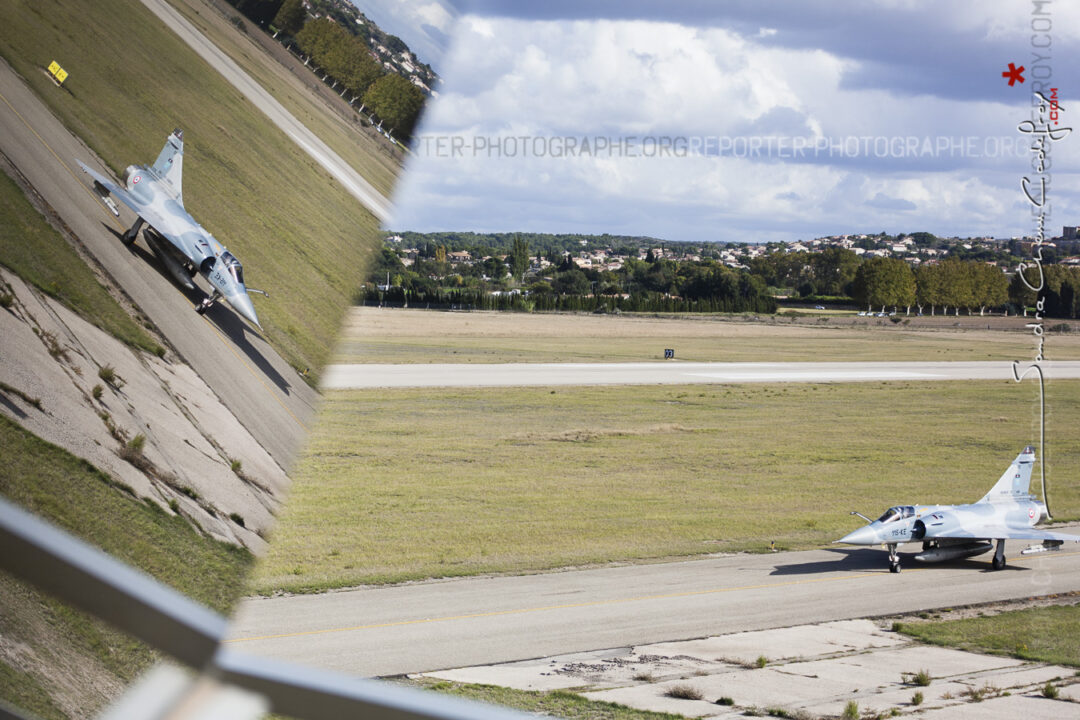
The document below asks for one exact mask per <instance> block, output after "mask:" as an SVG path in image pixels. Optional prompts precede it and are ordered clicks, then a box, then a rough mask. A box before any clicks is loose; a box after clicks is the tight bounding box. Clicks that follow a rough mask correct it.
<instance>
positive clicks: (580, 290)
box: [551, 267, 590, 295]
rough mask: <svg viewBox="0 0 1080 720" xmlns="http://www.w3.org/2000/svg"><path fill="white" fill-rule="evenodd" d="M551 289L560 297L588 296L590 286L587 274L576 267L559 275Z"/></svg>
mask: <svg viewBox="0 0 1080 720" xmlns="http://www.w3.org/2000/svg"><path fill="white" fill-rule="evenodd" d="M551 288H552V289H553V290H554V291H555V292H556V293H558V294H559V295H586V294H588V292H589V290H590V285H589V279H588V278H587V277H585V273H583V272H581V270H580V269H579V268H576V267H575V268H573V269H571V270H565V271H563V272H560V273H559V274H557V275H556V276H555V281H554V282H552V284H551Z"/></svg>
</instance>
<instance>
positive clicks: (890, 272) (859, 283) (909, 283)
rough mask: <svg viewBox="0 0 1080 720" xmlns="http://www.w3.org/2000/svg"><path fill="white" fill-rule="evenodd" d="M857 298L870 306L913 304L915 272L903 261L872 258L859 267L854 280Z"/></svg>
mask: <svg viewBox="0 0 1080 720" xmlns="http://www.w3.org/2000/svg"><path fill="white" fill-rule="evenodd" d="M852 290H853V294H854V296H855V299H856V300H859V301H860V302H862V303H865V304H866V305H867V306H868V307H870V308H873V307H877V306H880V307H881V309H882V310H884V309H885V307H886V306H889V305H892V306H893V307H899V306H901V305H902V306H905V307H907V308H909V309H910V308H911V306H912V305H913V304H914V303H915V300H916V295H915V274H914V273H913V272H912V271H911V266H909V265H908V264H907V263H906V262H904V261H903V260H900V259H898V258H886V257H873V258H870V259H869V260H867V261H866V262H864V263H863V264H862V265H860V266H859V269H858V271H857V272H856V273H855V280H854V282H853V287H852Z"/></svg>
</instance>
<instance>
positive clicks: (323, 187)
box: [0, 0, 378, 368]
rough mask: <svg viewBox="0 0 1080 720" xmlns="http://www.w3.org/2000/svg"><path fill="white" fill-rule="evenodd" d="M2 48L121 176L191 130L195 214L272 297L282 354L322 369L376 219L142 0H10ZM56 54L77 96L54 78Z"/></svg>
mask: <svg viewBox="0 0 1080 720" xmlns="http://www.w3.org/2000/svg"><path fill="white" fill-rule="evenodd" d="M0 53H2V54H3V56H4V58H5V59H6V60H7V61H8V62H9V63H10V64H11V65H12V66H13V67H14V68H15V69H16V70H17V71H18V72H19V73H21V74H22V75H23V77H25V78H26V81H27V82H28V83H29V84H30V86H31V87H33V88H34V90H35V91H36V92H37V93H38V94H39V95H40V96H41V97H42V98H43V100H44V101H45V102H46V103H47V104H48V105H49V107H50V108H51V109H52V111H53V112H54V113H56V115H57V116H58V117H60V118H61V119H62V120H63V121H64V123H65V124H66V125H67V126H68V127H69V128H70V129H71V130H72V131H73V132H74V133H76V134H77V135H79V136H80V137H82V138H83V140H85V141H86V143H87V144H88V145H89V146H90V147H91V148H92V149H94V150H95V151H96V152H97V153H98V154H99V155H100V156H101V157H102V158H103V159H104V160H105V161H106V162H107V163H108V164H109V165H110V166H111V167H112V169H113V171H114V172H116V173H117V174H119V173H120V172H122V170H123V168H124V167H126V166H127V165H129V164H132V163H135V164H142V163H150V162H153V160H154V158H155V157H157V153H158V151H159V150H160V149H161V146H162V144H163V143H164V142H165V137H166V136H167V135H168V134H169V132H171V131H172V129H173V128H176V127H180V128H182V129H183V130H184V131H185V155H186V157H185V163H184V202H185V205H186V207H187V208H188V210H190V211H191V212H192V214H193V215H194V216H195V217H196V218H197V219H198V220H199V221H200V222H201V223H202V224H203V225H204V226H205V227H206V228H207V229H208V230H209V231H210V232H212V233H214V235H215V236H216V237H217V238H218V239H219V240H221V241H222V242H223V243H224V244H225V245H227V246H228V247H229V248H230V249H231V250H233V251H234V252H235V253H236V254H237V256H238V257H239V258H240V259H241V260H242V261H243V263H244V269H245V275H246V278H247V280H248V281H249V282H250V283H251V284H252V286H254V287H258V288H261V289H264V290H267V291H269V292H270V294H271V298H269V299H265V298H257V299H256V309H257V311H258V313H259V317H260V319H261V320H262V322H263V326H264V327H265V328H266V333H267V335H268V337H269V338H270V340H271V342H272V343H273V344H274V346H275V347H276V348H277V350H278V351H279V352H280V353H281V354H282V355H283V356H284V357H285V358H286V359H287V360H288V361H289V362H290V363H292V364H293V365H294V366H296V367H300V368H303V367H312V368H318V367H321V365H322V364H323V363H324V362H325V361H326V360H327V358H328V356H329V348H330V346H331V345H332V343H333V339H334V337H335V336H336V334H337V331H338V329H339V326H340V321H341V316H342V313H343V312H344V310H345V306H346V305H347V304H348V302H349V299H350V297H351V295H352V293H353V291H354V289H355V287H356V286H357V285H358V284H359V282H360V278H361V277H362V271H363V265H364V262H365V259H366V258H367V256H368V254H369V252H370V248H371V247H372V244H373V242H374V241H375V237H376V234H377V230H378V223H377V221H376V219H375V218H374V217H373V216H372V215H371V214H370V213H368V212H367V211H366V210H364V209H363V208H362V207H361V206H360V204H359V203H358V202H357V201H356V200H355V199H353V197H352V196H351V195H349V194H348V193H346V191H345V190H344V189H343V188H342V187H341V186H340V185H339V184H338V183H337V182H335V181H333V180H332V179H331V178H330V177H329V176H328V175H327V174H326V172H325V171H323V170H322V169H321V168H320V167H318V166H317V165H316V164H315V162H314V161H313V160H312V159H311V158H309V157H308V156H307V155H306V154H305V153H303V152H302V151H301V150H300V149H299V148H298V147H297V146H296V145H295V144H294V143H293V142H292V141H291V140H289V139H288V138H287V137H286V136H285V135H284V133H282V132H281V131H280V130H278V129H277V128H276V127H274V126H272V125H271V123H270V121H269V120H267V119H266V118H265V116H263V115H262V113H260V112H258V111H257V110H255V109H254V108H253V107H252V106H251V104H250V103H249V102H248V101H247V100H245V99H244V98H242V97H241V96H240V94H239V93H238V91H236V90H235V89H234V88H233V87H232V86H231V85H228V84H227V83H226V82H225V80H224V79H223V78H221V76H220V75H219V74H218V73H217V72H216V71H214V70H212V69H211V68H210V67H209V66H208V65H207V64H206V63H204V62H203V61H202V60H201V59H199V58H198V57H197V56H196V55H195V54H194V52H192V51H191V50H190V49H189V48H188V47H187V46H186V45H185V44H184V43H183V42H182V41H181V40H180V39H179V38H177V37H176V36H175V35H173V34H172V33H171V32H170V31H168V30H166V29H165V28H164V26H163V25H162V24H161V23H160V22H159V21H158V20H157V18H156V17H154V16H152V15H151V14H150V13H149V11H148V10H147V9H146V8H145V7H144V6H143V5H142V4H141V3H139V2H137V0H100V1H99V2H93V3H65V2H60V1H59V0H33V1H31V0H12V2H6V3H3V4H2V5H0ZM54 59H55V60H57V61H58V62H60V64H61V65H63V66H64V67H65V69H67V70H68V72H70V73H71V76H70V78H69V79H68V81H67V83H66V84H65V88H66V89H65V90H60V89H57V88H56V87H54V86H53V84H52V82H51V81H50V80H49V78H47V77H46V76H45V74H44V73H43V72H42V70H41V68H42V67H44V66H46V65H48V64H49V62H50V61H51V60H54ZM102 215H103V218H104V217H107V215H106V213H105V211H104V210H103V211H102Z"/></svg>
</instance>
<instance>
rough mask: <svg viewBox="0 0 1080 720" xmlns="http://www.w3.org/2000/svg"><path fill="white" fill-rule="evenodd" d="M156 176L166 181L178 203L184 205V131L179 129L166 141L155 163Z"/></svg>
mask: <svg viewBox="0 0 1080 720" xmlns="http://www.w3.org/2000/svg"><path fill="white" fill-rule="evenodd" d="M153 171H154V174H156V175H157V176H158V177H159V178H161V179H162V180H164V181H165V183H166V184H167V185H168V186H169V187H171V188H172V190H173V192H174V193H175V194H176V201H177V202H178V203H180V204H181V205H183V204H184V195H183V190H182V187H181V176H182V175H183V172H184V131H183V130H180V129H179V128H177V129H176V130H173V131H172V135H169V138H168V140H166V141H165V147H163V148H161V153H160V154H159V155H158V158H157V160H155V161H154V167H153Z"/></svg>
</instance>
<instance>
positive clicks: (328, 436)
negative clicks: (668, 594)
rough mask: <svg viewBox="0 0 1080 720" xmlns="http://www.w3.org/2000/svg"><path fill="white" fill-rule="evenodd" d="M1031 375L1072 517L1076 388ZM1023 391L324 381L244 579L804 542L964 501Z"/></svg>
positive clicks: (1012, 429)
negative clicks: (312, 421) (260, 554)
mask: <svg viewBox="0 0 1080 720" xmlns="http://www.w3.org/2000/svg"><path fill="white" fill-rule="evenodd" d="M1050 390H1051V395H1050V412H1051V417H1050V421H1049V428H1050V437H1049V439H1048V442H1049V447H1050V448H1051V451H1052V457H1051V463H1050V465H1049V471H1048V477H1049V480H1050V483H1051V500H1052V503H1053V509H1054V511H1055V515H1056V516H1057V517H1058V518H1059V519H1066V518H1075V517H1077V516H1078V515H1080V488H1077V487H1076V484H1075V483H1074V482H1072V478H1073V473H1072V472H1071V471H1070V468H1076V467H1077V466H1078V463H1080V439H1078V438H1077V436H1076V434H1075V432H1074V431H1073V430H1074V429H1075V427H1076V426H1077V424H1078V423H1080V381H1058V382H1055V383H1053V384H1052V385H1051V386H1050ZM1035 399H1036V391H1035V389H1034V386H1033V385H1029V384H1025V385H1020V384H1017V383H1013V382H1005V381H994V382H989V381H987V382H957V383H927V384H918V383H905V382H897V383H861V384H836V385H829V384H791V385H743V386H705V387H702V386H693V387H580V388H558V389H556V390H552V389H548V388H527V389H521V388H515V389H497V390H496V389H482V390H439V391H432V390H395V391H388V390H378V391H347V392H346V391H341V392H332V393H329V394H328V396H327V398H326V402H325V405H324V408H323V411H322V414H321V416H320V419H319V422H318V425H317V427H316V428H315V430H314V431H313V434H312V437H311V439H310V442H309V446H308V449H307V452H306V455H305V457H304V458H303V459H302V460H301V462H300V463H299V465H298V467H297V469H296V471H295V473H294V481H295V482H294V485H293V489H292V494H291V497H290V500H289V502H288V503H287V504H286V506H285V508H284V511H283V513H282V516H281V518H280V521H279V524H278V527H277V529H276V531H275V533H274V536H273V538H272V542H271V544H270V550H269V554H268V556H267V557H266V558H265V559H264V560H262V561H261V562H260V563H259V564H258V565H257V566H256V570H255V572H254V576H255V577H254V583H253V588H254V590H255V591H257V592H264V593H265V592H271V591H274V590H279V589H283V590H289V591H317V590H322V589H326V588H333V587H341V586H349V585H356V584H362V583H385V582H399V581H404V580H410V579H416V578H426V577H440V576H456V575H469V574H476V573H486V572H525V571H533V570H542V569H546V568H555V567H563V566H572V565H580V564H588V563H603V562H609V561H620V560H636V559H647V558H663V557H672V556H689V555H696V554H702V553H709V552H716V551H738V550H763V549H764V548H765V547H767V546H768V544H769V542H770V541H773V540H775V541H776V542H777V544H778V545H779V546H781V547H786V548H809V547H816V546H821V545H824V544H828V543H830V542H832V541H834V540H835V539H836V538H838V537H840V536H841V535H842V534H844V533H845V532H847V531H849V530H851V529H852V527H853V526H852V519H851V518H850V517H849V516H848V511H849V510H860V511H862V512H864V513H867V514H876V513H878V512H880V511H881V510H882V509H884V508H885V507H888V506H889V505H891V504H895V503H898V502H942V503H951V502H972V501H974V500H976V499H978V498H979V497H980V496H981V495H982V494H983V493H985V492H986V490H987V489H989V487H990V486H991V485H992V484H993V483H994V481H995V480H996V479H997V478H998V477H999V476H1000V474H1001V472H1002V470H1003V469H1004V468H1005V467H1006V466H1007V465H1008V463H1009V462H1010V461H1011V460H1012V459H1013V458H1014V457H1016V454H1017V452H1019V450H1020V449H1021V448H1022V447H1023V446H1024V445H1025V444H1027V443H1028V442H1030V441H1031V438H1032V437H1037V433H1036V428H1035V425H1034V424H1033V423H1034V419H1035V414H1034V413H1035V409H1036V404H1035ZM1055 481H1057V482H1055ZM826 497H827V502H824V501H823V499H824V498H826Z"/></svg>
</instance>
